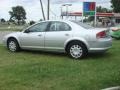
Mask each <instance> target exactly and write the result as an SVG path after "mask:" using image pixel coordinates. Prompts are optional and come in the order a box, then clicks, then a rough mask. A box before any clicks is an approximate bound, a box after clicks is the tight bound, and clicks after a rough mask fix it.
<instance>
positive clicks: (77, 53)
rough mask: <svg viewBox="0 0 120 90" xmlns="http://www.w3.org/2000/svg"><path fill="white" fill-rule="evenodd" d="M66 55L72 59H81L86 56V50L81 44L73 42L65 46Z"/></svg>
mask: <svg viewBox="0 0 120 90" xmlns="http://www.w3.org/2000/svg"><path fill="white" fill-rule="evenodd" d="M67 53H68V54H69V56H70V57H72V58H74V59H81V58H83V57H85V56H86V55H87V54H88V50H87V47H86V46H85V45H84V44H83V43H81V42H79V41H73V42H71V43H70V44H69V45H68V46H67Z"/></svg>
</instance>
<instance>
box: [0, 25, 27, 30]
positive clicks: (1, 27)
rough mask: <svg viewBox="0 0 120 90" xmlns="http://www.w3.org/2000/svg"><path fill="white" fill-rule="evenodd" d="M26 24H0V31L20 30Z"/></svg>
mask: <svg viewBox="0 0 120 90" xmlns="http://www.w3.org/2000/svg"><path fill="white" fill-rule="evenodd" d="M27 26H28V25H14V24H12V25H7V24H0V31H21V30H23V29H25V27H27Z"/></svg>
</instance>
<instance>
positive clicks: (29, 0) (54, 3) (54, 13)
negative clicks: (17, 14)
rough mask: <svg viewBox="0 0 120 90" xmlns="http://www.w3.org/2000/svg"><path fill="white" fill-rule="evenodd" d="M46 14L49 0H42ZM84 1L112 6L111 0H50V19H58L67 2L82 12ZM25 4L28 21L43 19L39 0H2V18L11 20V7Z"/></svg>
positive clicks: (71, 8) (72, 10)
mask: <svg viewBox="0 0 120 90" xmlns="http://www.w3.org/2000/svg"><path fill="white" fill-rule="evenodd" d="M42 1H43V6H44V11H45V15H46V12H47V0H42ZM84 1H94V2H96V3H97V6H102V7H106V8H110V7H111V3H110V0H50V19H57V18H59V17H60V13H61V6H62V5H63V4H65V3H69V4H72V6H71V7H69V11H71V12H82V2H84ZM17 5H20V6H23V7H24V8H25V10H26V13H27V21H31V20H34V21H39V20H40V19H42V12H41V7H40V1H39V0H0V18H5V19H6V20H9V18H10V15H9V13H8V12H9V11H11V7H13V6H17ZM62 10H63V11H65V10H66V8H65V7H62Z"/></svg>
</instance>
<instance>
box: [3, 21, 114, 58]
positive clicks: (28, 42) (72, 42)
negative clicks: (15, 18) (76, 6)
mask: <svg viewBox="0 0 120 90" xmlns="http://www.w3.org/2000/svg"><path fill="white" fill-rule="evenodd" d="M3 42H4V44H5V45H6V46H7V48H8V49H9V50H10V51H12V52H16V51H19V50H20V49H29V50H45V51H57V52H67V53H68V54H69V55H70V56H71V57H73V58H75V59H78V58H82V57H84V56H86V55H87V54H88V53H89V52H105V51H106V50H108V49H109V48H110V47H111V45H112V39H111V37H110V34H109V31H108V30H106V29H98V28H93V27H91V26H89V25H86V24H83V23H80V22H74V21H63V20H52V21H43V22H39V23H36V24H34V25H32V26H30V27H28V28H27V29H25V30H23V31H22V32H15V33H12V34H9V35H7V36H5V37H4V39H3Z"/></svg>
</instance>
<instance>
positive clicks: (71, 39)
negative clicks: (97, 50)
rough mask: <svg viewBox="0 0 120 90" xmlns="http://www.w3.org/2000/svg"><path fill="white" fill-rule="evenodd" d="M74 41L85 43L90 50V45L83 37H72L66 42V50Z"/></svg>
mask: <svg viewBox="0 0 120 90" xmlns="http://www.w3.org/2000/svg"><path fill="white" fill-rule="evenodd" d="M74 40H78V41H81V42H83V43H84V44H85V45H86V47H87V49H88V50H89V44H88V43H87V41H86V40H85V39H83V38H81V37H71V38H69V39H68V40H66V41H65V43H64V48H66V46H67V44H68V43H69V42H71V41H74Z"/></svg>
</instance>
